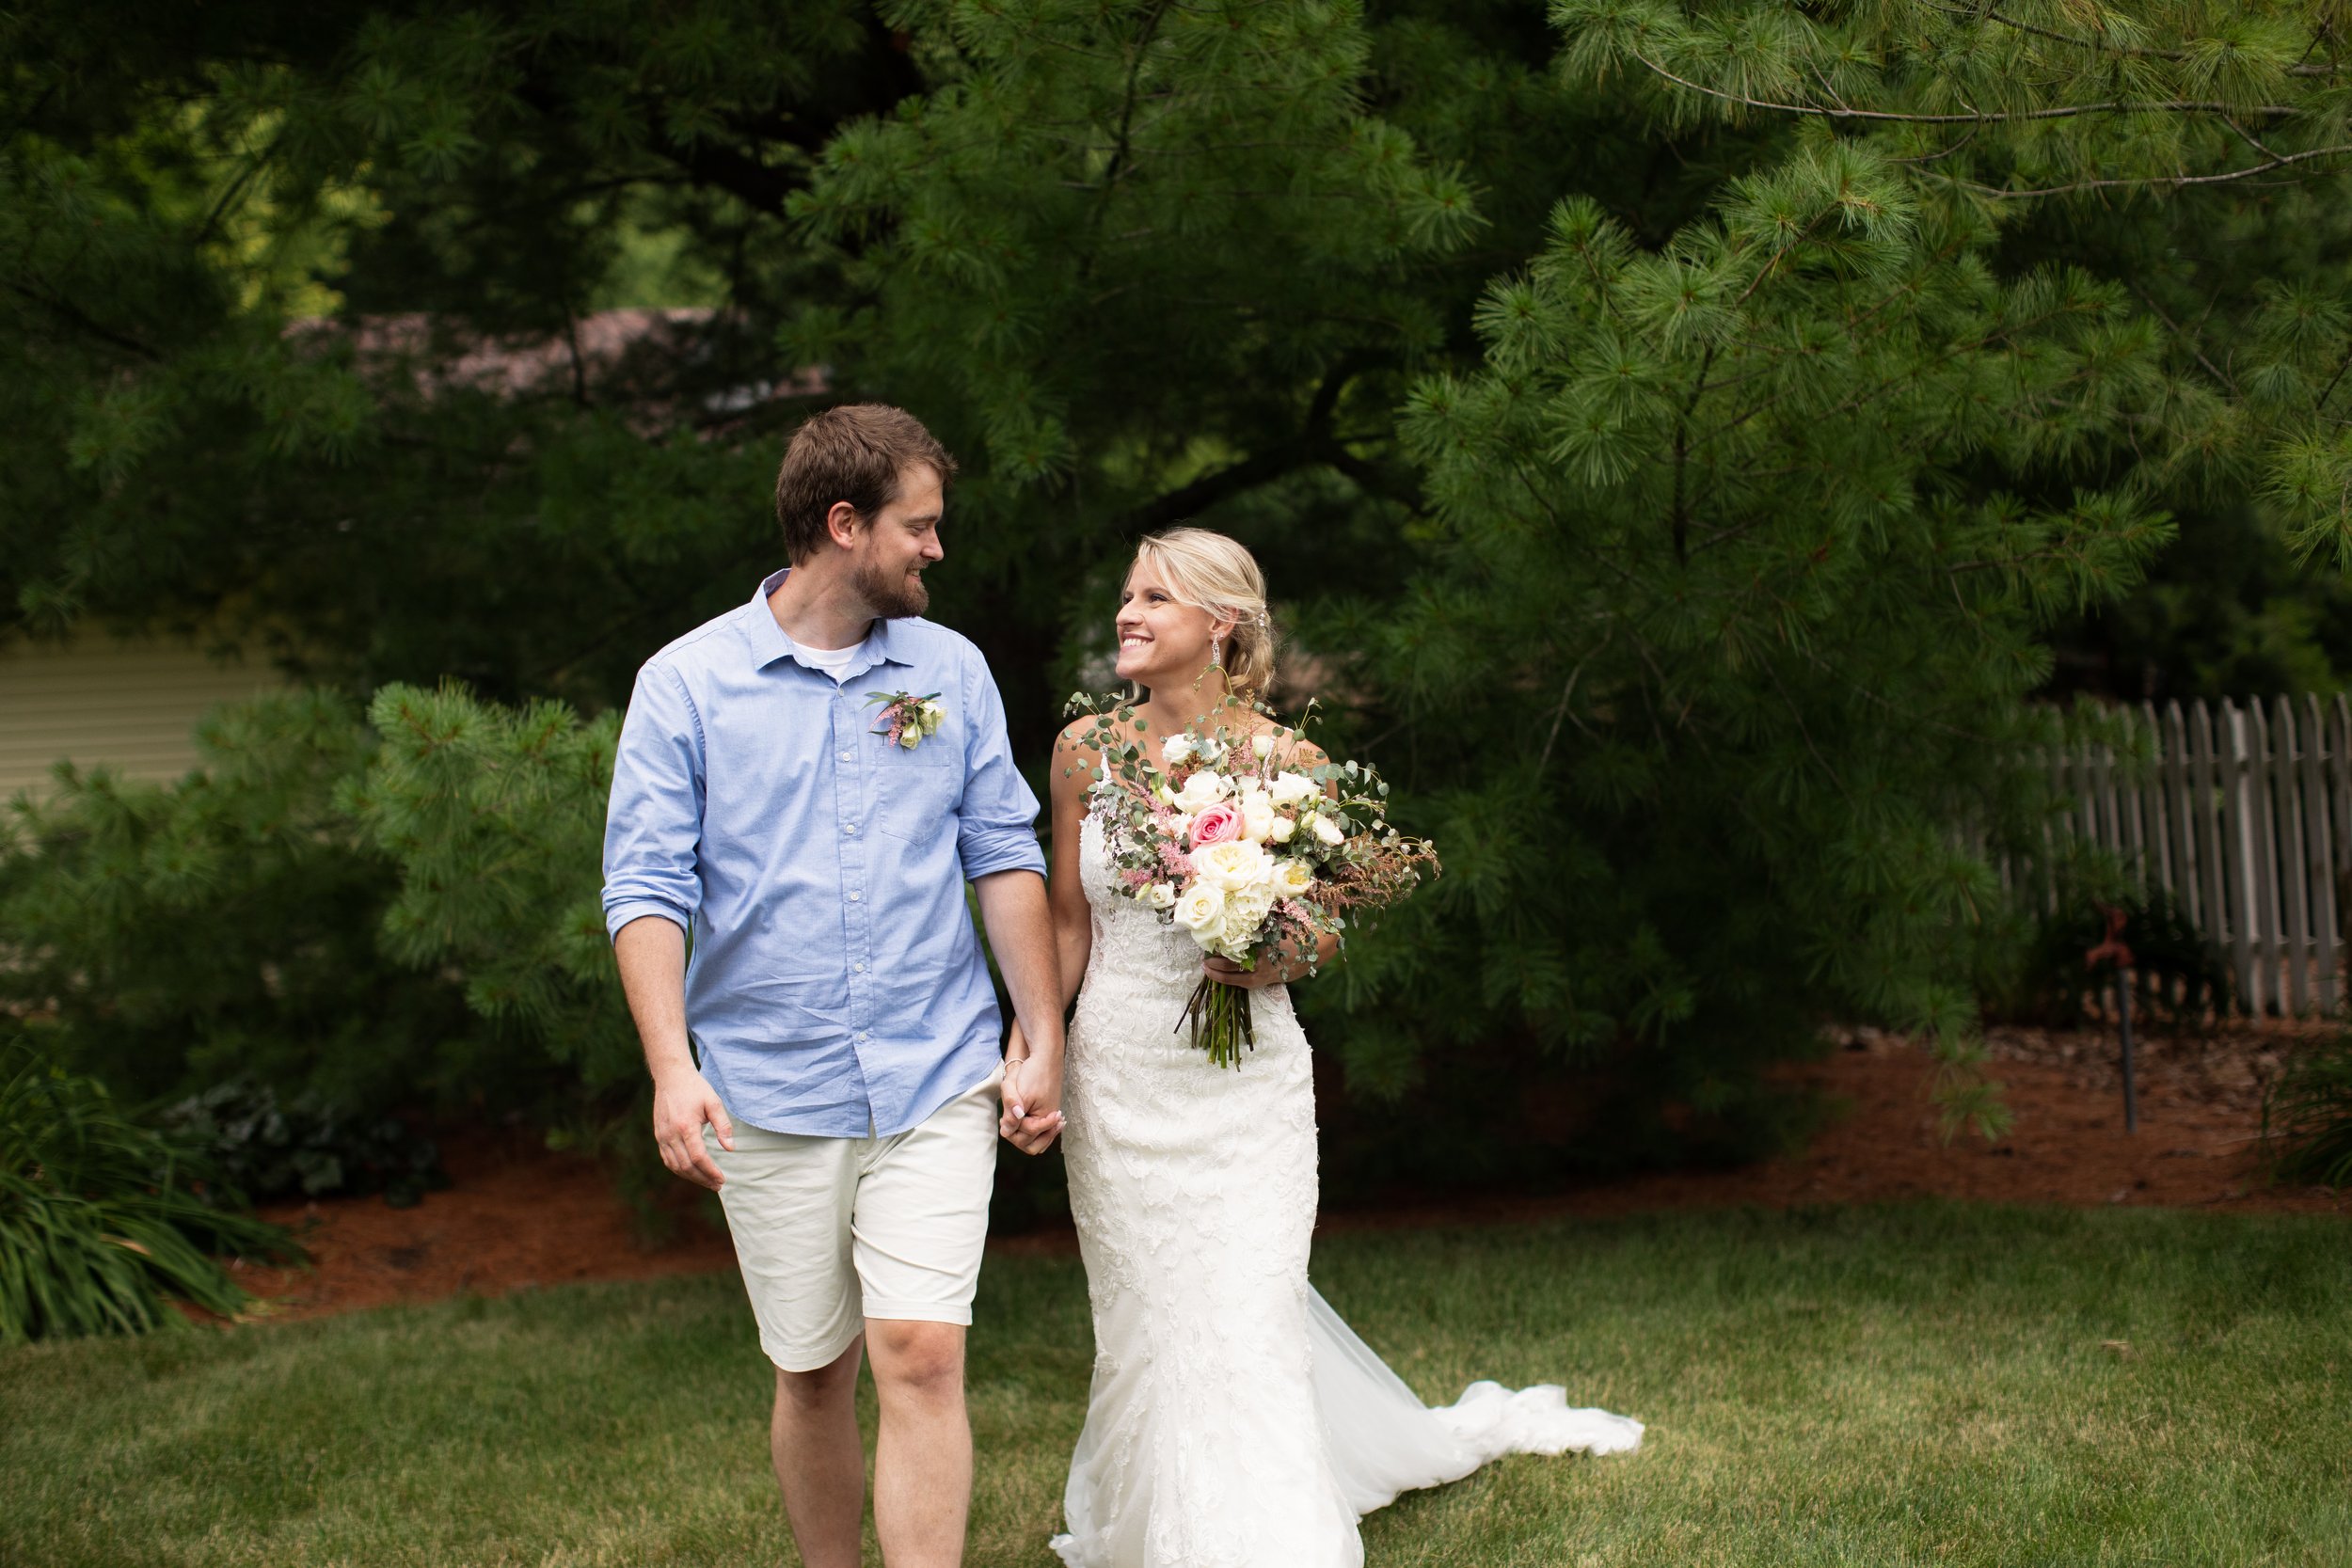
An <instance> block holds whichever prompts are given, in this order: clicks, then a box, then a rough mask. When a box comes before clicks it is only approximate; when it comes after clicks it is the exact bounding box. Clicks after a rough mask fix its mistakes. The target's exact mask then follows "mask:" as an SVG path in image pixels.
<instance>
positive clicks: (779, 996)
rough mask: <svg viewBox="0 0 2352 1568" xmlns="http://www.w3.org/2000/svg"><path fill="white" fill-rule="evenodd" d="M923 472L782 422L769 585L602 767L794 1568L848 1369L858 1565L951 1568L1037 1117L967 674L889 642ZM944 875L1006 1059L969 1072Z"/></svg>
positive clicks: (860, 417) (1027, 812) (1052, 1071)
mask: <svg viewBox="0 0 2352 1568" xmlns="http://www.w3.org/2000/svg"><path fill="white" fill-rule="evenodd" d="M954 474H955V461H954V459H952V458H950V457H949V456H948V455H947V453H946V450H945V449H944V448H942V447H941V446H940V444H939V443H938V442H937V441H936V440H934V439H933V438H932V436H931V435H930V432H929V431H927V430H925V429H924V428H923V426H922V425H921V424H920V423H919V422H918V421H916V420H915V419H914V417H913V416H912V415H909V414H907V413H905V412H904V411H902V410H900V409H897V408H889V407H884V406H882V405H879V404H866V405H853V406H849V407H841V408H834V409H831V410H829V411H827V412H825V413H821V414H818V416H817V417H816V418H814V419H812V420H809V421H808V422H807V423H805V424H803V426H802V427H801V428H800V429H799V430H798V431H797V432H795V433H794V435H793V436H792V440H791V443H790V445H789V446H788V447H787V450H786V451H785V457H784V467H783V468H782V470H781V471H780V472H779V473H778V474H777V476H776V515H777V518H778V520H779V521H780V522H781V523H782V524H783V527H784V539H785V546H786V550H787V558H788V559H789V560H790V562H791V565H790V566H789V567H788V568H787V570H785V571H781V572H777V573H775V574H774V575H772V576H771V577H769V578H767V579H766V580H764V581H763V582H761V583H760V585H759V591H758V592H757V593H756V594H753V595H752V598H751V601H750V602H749V603H748V604H745V605H743V606H742V607H741V608H739V609H737V610H730V611H728V612H727V613H726V614H724V615H722V616H720V617H719V618H718V619H717V620H714V621H711V622H708V623H707V624H705V625H704V626H699V627H697V628H696V629H695V630H693V631H691V632H689V633H687V634H686V635H685V636H684V637H681V638H679V639H678V640H677V641H675V642H673V643H671V644H670V645H669V646H668V647H666V648H664V649H662V650H661V651H660V653H658V654H656V655H655V656H654V657H652V658H651V659H649V660H647V661H646V664H645V666H644V669H643V670H642V671H641V672H639V673H638V677H637V687H636V690H635V692H634V694H633V695H632V696H631V697H630V699H629V705H628V720H627V721H626V722H625V723H624V724H623V725H622V728H621V738H620V744H619V748H618V750H617V752H616V753H615V755H614V757H613V765H612V806H611V812H610V815H609V816H608V818H607V821H606V827H605V846H604V868H605V885H604V910H605V921H606V926H607V928H608V929H609V930H610V931H611V932H612V939H613V947H614V952H615V955H616V957H617V958H618V960H619V963H620V971H621V983H622V986H623V988H624V989H625V990H627V992H628V1005H629V1010H630V1012H631V1013H632V1014H633V1015H634V1016H635V1018H636V1021H637V1030H638V1034H639V1035H640V1037H642V1038H643V1039H644V1047H645V1061H646V1064H647V1066H648V1067H650V1068H651V1069H652V1071H653V1080H654V1112H653V1121H654V1138H655V1141H656V1142H657V1144H659V1146H660V1150H661V1158H662V1162H663V1163H664V1164H667V1165H668V1166H669V1167H670V1169H671V1170H673V1171H675V1172H676V1173H677V1174H678V1175H680V1176H682V1177H685V1178H686V1179H687V1180H691V1181H697V1182H700V1183H701V1184H702V1185H704V1186H706V1187H710V1188H713V1189H715V1190H716V1191H717V1192H718V1194H719V1196H720V1200H721V1202H722V1204H723V1206H724V1208H725V1211H726V1217H727V1228H728V1229H729V1231H730V1232H732V1234H733V1236H734V1238H735V1248H736V1255H737V1257H738V1258H739V1259H740V1260H741V1263H742V1267H743V1282H744V1285H745V1287H746V1288H747V1289H748V1290H749V1291H750V1293H751V1298H752V1310H753V1313H754V1316H755V1317H756V1318H757V1320H758V1323H759V1340H760V1348H761V1349H762V1350H764V1351H765V1352H766V1353H767V1355H768V1358H769V1359H770V1360H771V1361H773V1362H774V1363H775V1366H776V1403H775V1415H774V1419H773V1422H772V1424H771V1429H770V1446H771V1451H772V1453H773V1456H774V1460H775V1466H776V1481H777V1482H778V1484H779V1485H780V1486H781V1487H782V1488H783V1492H784V1506H785V1512H786V1513H787V1516H788V1517H789V1518H790V1520H791V1524H792V1535H793V1539H794V1540H795V1541H796V1542H798V1543H799V1544H800V1549H801V1557H802V1560H803V1561H804V1562H805V1563H807V1564H808V1568H853V1565H855V1564H856V1563H857V1562H858V1561H859V1553H860V1546H859V1535H860V1526H861V1523H862V1520H863V1516H864V1514H865V1509H866V1487H865V1480H866V1470H865V1461H864V1453H863V1449H862V1448H861V1445H860V1438H859V1434H858V1427H857V1415H856V1408H855V1404H854V1394H855V1391H856V1387H857V1374H858V1365H859V1359H860V1355H861V1352H862V1353H863V1354H866V1355H867V1356H870V1357H871V1359H872V1362H873V1368H874V1385H875V1390H876V1392H877V1394H878V1395H879V1402H880V1405H881V1411H882V1431H881V1434H880V1439H879V1444H878V1449H877V1455H876V1460H875V1467H874V1524H875V1530H876V1533H877V1535H878V1536H879V1537H880V1539H881V1542H882V1556H883V1559H884V1560H885V1561H886V1562H888V1563H889V1564H890V1568H935V1565H953V1564H955V1563H957V1562H959V1561H960V1560H961V1558H962V1554H963V1528H964V1515H965V1513H966V1510H967V1509H968V1507H969V1504H970V1500H971V1491H972V1435H971V1429H970V1427H969V1426H968V1424H967V1423H966V1421H965V1418H964V1410H963V1338H964V1329H965V1327H966V1326H967V1325H968V1324H969V1323H971V1321H972V1297H973V1291H974V1287H975V1284H976V1282H977V1279H978V1276H979V1267H980V1250H981V1243H982V1241H983V1239H984V1237H985V1234H986V1232H987V1228H988V1197H989V1188H990V1184H991V1180H992V1177H993V1170H994V1166H995V1141H996V1131H997V1125H998V1116H999V1113H998V1110H997V1107H996V1103H995V1101H996V1099H997V1097H998V1094H999V1092H1000V1079H1001V1095H1002V1099H1003V1102H1004V1116H1005V1122H1006V1125H1007V1126H1008V1127H1009V1129H1011V1131H1009V1132H1008V1134H1007V1135H1008V1136H1009V1137H1010V1138H1011V1139H1012V1141H1013V1142H1014V1143H1015V1144H1016V1145H1017V1146H1019V1147H1020V1148H1024V1149H1025V1150H1026V1151H1028V1152H1030V1153H1032V1154H1035V1153H1041V1152H1042V1151H1043V1150H1044V1148H1046V1146H1047V1145H1049V1144H1051V1143H1052V1142H1053V1140H1054V1137H1055V1135H1056V1133H1057V1132H1059V1130H1060V1125H1061V1117H1060V1112H1059V1108H1058V1107H1059V1105H1060V1100H1061V1040H1062V1026H1061V1009H1060V1006H1059V999H1060V996H1061V988H1060V982H1059V978H1058V975H1057V969H1056V959H1055V950H1054V940H1053V931H1052V927H1051V925H1050V923H1049V921H1048V918H1047V914H1046V905H1045V883H1044V877H1043V873H1044V870H1045V862H1044V857H1043V856H1042V855H1041V853H1040V852H1039V849H1038V843H1037V835H1036V832H1035V831H1034V829H1033V827H1032V824H1033V822H1034V821H1035V818H1036V816H1037V809H1038V807H1037V798H1036V797H1035V796H1034V795H1033V794H1031V793H1030V791H1029V788H1028V786H1027V785H1026V784H1024V783H1023V782H1022V778H1021V775H1020V774H1019V773H1018V772H1017V771H1016V770H1015V769H1014V768H1013V765H1012V757H1011V753H1010V748H1009V745H1008V743H1007V741H1006V736H1005V717H1004V707H1003V704H1002V703H1001V701H1000V700H999V698H998V697H997V694H996V688H995V684H994V683H993V681H992V680H991V679H990V677H989V673H988V667H987V665H986V664H985V663H984V662H983V661H982V659H981V657H980V655H979V651H978V650H977V648H975V647H973V645H972V644H971V643H970V642H968V641H965V640H964V639H963V638H961V637H959V636H958V635H956V634H955V633H954V632H951V631H948V630H947V629H946V628H945V627H943V626H934V625H932V624H931V623H930V622H929V621H925V620H921V619H919V618H918V617H919V616H920V614H921V612H922V610H924V608H925V607H926V605H927V604H928V603H929V600H930V596H929V594H927V593H926V592H925V590H924V587H923V572H924V570H925V569H926V568H927V567H929V566H930V565H932V564H934V563H935V562H938V561H939V560H940V558H941V553H942V552H941V549H940V543H939V529H940V521H941V515H942V511H943V501H944V497H945V491H946V485H947V483H948V481H949V480H950V479H952V478H953V477H954ZM966 881H969V882H970V883H971V885H972V890H973V893H974V894H975V895H976V896H977V901H978V904H979V911H980V918H981V919H982V920H983V921H984V922H985V923H986V924H987V927H988V935H989V941H990V945H991V947H992V948H993V951H994V953H995V955H996V959H997V962H998V965H999V966H1000V968H1001V969H1002V971H1003V973H1004V976H1005V983H1006V986H1007V988H1008V990H1009V991H1010V992H1011V996H1012V1003H1013V1009H1014V1012H1015V1014H1016V1015H1017V1016H1018V1017H1019V1019H1020V1022H1021V1031H1022V1034H1023V1035H1024V1036H1025V1037H1026V1039H1027V1040H1028V1042H1029V1046H1028V1053H1027V1055H1026V1057H1025V1059H1022V1060H1018V1061H1012V1062H1001V1063H1000V1059H999V1055H998V1053H999V1040H1000V1037H1001V1032H1002V1023H1001V1020H1000V1017H999V1015H998V1012H997V1007H996V1001H995V993H994V991H993V989H992V988H991V986H990V983H989V977H988V967H987V964H986V961H985V960H984V959H983V958H982V957H981V955H980V949H979V945H978V942H977V940H976V938H975V936H974V933H973V929H972V920H971V917H970V915H969V913H968V912H967V911H966V909H965V905H964V898H963V887H964V883H965V882H966ZM690 942H691V949H692V954H693V958H692V962H691V965H690V964H689V962H688V959H687V953H688V949H689V945H690Z"/></svg>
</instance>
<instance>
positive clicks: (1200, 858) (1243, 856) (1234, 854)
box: [1192, 838, 1268, 893]
mask: <svg viewBox="0 0 2352 1568" xmlns="http://www.w3.org/2000/svg"><path fill="white" fill-rule="evenodd" d="M1267 861H1268V856H1267V855H1266V852H1265V850H1264V849H1263V848H1261V847H1258V846H1257V845H1255V844H1252V843H1250V842H1249V841H1248V839H1246V838H1233V839H1228V840H1226V841H1225V842H1224V843H1223V844H1212V845H1210V846H1209V847H1207V848H1205V849H1195V850H1194V851H1193V852H1192V868H1193V870H1194V871H1195V872H1197V873H1199V874H1200V880H1201V881H1203V882H1206V883H1209V884H1210V885H1212V886H1214V887H1216V888H1217V889H1219V890H1221V891H1223V892H1226V893H1232V892H1236V891H1238V890H1239V889H1242V888H1246V887H1248V886H1249V884H1250V883H1252V882H1255V881H1257V880H1258V879H1261V878H1262V877H1263V876H1264V875H1265V872H1266V865H1267Z"/></svg>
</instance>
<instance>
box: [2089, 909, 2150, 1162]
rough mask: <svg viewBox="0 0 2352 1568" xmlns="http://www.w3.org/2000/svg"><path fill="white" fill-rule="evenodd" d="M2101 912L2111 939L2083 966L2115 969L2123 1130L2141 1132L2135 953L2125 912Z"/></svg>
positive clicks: (2103, 943)
mask: <svg viewBox="0 0 2352 1568" xmlns="http://www.w3.org/2000/svg"><path fill="white" fill-rule="evenodd" d="M2099 910H2100V912H2101V913H2103V914H2105V915H2106V917H2107V939H2106V941H2105V942H2101V943H2099V945H2098V946H2096V947H2093V948H2092V949H2090V951H2089V952H2087V953H2085V954H2084V955H2083V967H2084V968H2085V969H2097V968H2098V967H2099V965H2100V964H2101V963H2112V964H2113V965H2114V966H2115V1022H2116V1023H2117V1025H2118V1026H2119V1027H2120V1028H2121V1030H2122V1035H2123V1131H2124V1132H2138V1131H2139V1095H2138V1093H2137V1091H2136V1090H2135V1089H2134V1088H2133V1086H2132V950H2131V947H2130V944H2128V943H2127V942H2124V940H2123V922H2124V919H2125V916H2124V913H2123V911H2122V910H2119V909H2117V908H2116V907H2115V906H2114V905H2112V904H2102V905H2100V906H2099Z"/></svg>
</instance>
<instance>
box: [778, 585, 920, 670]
mask: <svg viewBox="0 0 2352 1568" xmlns="http://www.w3.org/2000/svg"><path fill="white" fill-rule="evenodd" d="M791 575H792V568H791V567H789V566H787V567H785V568H784V569H783V570H782V571H777V572H771V573H769V574H768V575H767V576H766V577H764V578H760V579H759V587H758V589H757V590H755V592H754V593H753V594H752V602H751V607H750V608H751V610H752V611H753V613H752V618H751V621H752V624H751V626H750V628H749V629H750V633H751V642H752V667H753V668H754V669H756V670H765V669H766V668H768V666H770V665H771V664H773V663H774V662H775V661H776V660H778V659H780V658H788V659H791V660H792V661H793V662H794V663H796V664H799V665H801V666H802V667H803V668H804V669H810V668H814V666H812V665H810V664H809V663H808V661H807V660H806V659H803V658H802V657H800V653H801V649H800V644H799V643H797V642H795V641H792V639H791V638H789V637H787V636H786V635H785V630H784V628H783V627H782V626H778V625H776V612H775V611H774V610H771V609H769V608H768V595H769V594H772V593H774V592H775V591H776V589H777V588H778V587H780V586H781V585H782V584H783V582H784V579H785V578H787V577H790V576H791ZM891 626H892V623H891V622H889V621H887V620H885V619H882V617H880V616H877V617H876V618H875V620H874V624H873V625H872V626H869V627H867V628H866V641H864V642H861V643H859V644H858V646H859V647H860V648H862V649H864V650H865V651H866V653H867V654H869V655H871V656H872V657H871V658H870V659H869V661H868V662H867V664H866V668H867V669H871V668H873V666H874V665H876V664H912V663H914V660H913V659H912V658H910V657H907V655H908V653H909V652H910V651H911V650H909V649H906V648H903V647H902V646H900V644H899V641H898V638H896V637H894V636H893V635H892V631H891Z"/></svg>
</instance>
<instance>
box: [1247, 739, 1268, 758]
mask: <svg viewBox="0 0 2352 1568" xmlns="http://www.w3.org/2000/svg"><path fill="white" fill-rule="evenodd" d="M1249 749H1250V750H1251V751H1253V752H1257V753H1258V760H1259V761H1260V762H1263V761H1265V759H1266V758H1268V757H1270V756H1272V755H1273V754H1274V737H1273V736H1270V735H1262V736H1258V737H1257V738H1256V739H1254V740H1252V741H1251V742H1250V743H1249Z"/></svg>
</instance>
